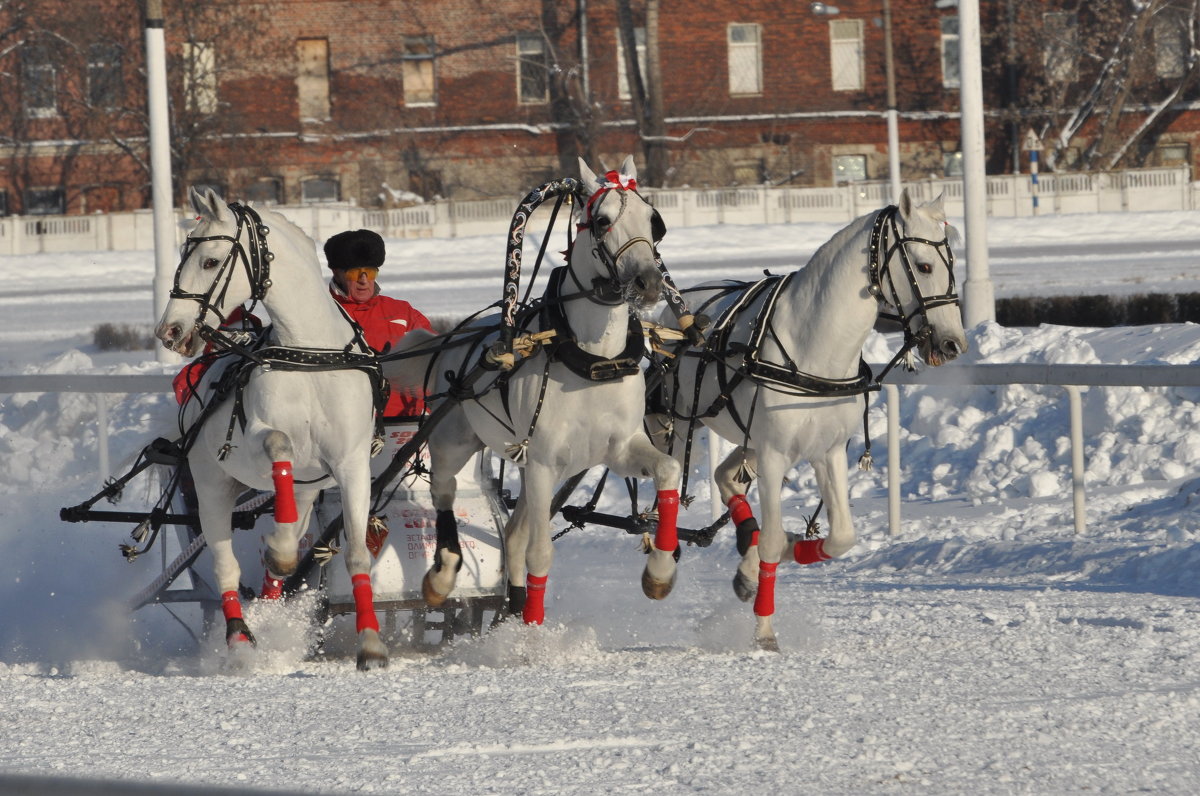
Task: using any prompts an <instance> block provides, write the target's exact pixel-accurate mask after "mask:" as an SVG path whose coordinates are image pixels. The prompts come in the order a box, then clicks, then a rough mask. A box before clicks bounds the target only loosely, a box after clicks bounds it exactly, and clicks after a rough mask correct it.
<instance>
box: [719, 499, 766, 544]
mask: <svg viewBox="0 0 1200 796" xmlns="http://www.w3.org/2000/svg"><path fill="white" fill-rule="evenodd" d="M725 505H727V506H728V507H729V518H730V519H731V520H733V527H735V528H736V527H737V526H739V525H741V524H742V523H743V522H745V521H746V520H753V519H754V511H753V510H752V509H751V508H750V502H749V501H748V500H746V496H745V495H734V496H733V497H731V498H730V499H729V502H728V503H727V504H725ZM756 544H758V531H757V530H756V531H754V533H752V534H751V535H750V546H751V547H754V545H756Z"/></svg>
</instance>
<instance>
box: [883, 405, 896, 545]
mask: <svg viewBox="0 0 1200 796" xmlns="http://www.w3.org/2000/svg"><path fill="white" fill-rule="evenodd" d="M883 391H884V393H885V394H886V395H887V445H888V453H887V482H888V487H887V488H888V535H889V536H897V535H899V533H900V388H899V387H897V386H896V385H895V384H885V385H883Z"/></svg>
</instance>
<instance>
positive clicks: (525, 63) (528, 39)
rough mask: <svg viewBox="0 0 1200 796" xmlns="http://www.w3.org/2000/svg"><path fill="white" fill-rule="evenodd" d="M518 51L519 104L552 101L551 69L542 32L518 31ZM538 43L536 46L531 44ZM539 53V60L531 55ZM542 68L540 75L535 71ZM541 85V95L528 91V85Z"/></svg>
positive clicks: (516, 37)
mask: <svg viewBox="0 0 1200 796" xmlns="http://www.w3.org/2000/svg"><path fill="white" fill-rule="evenodd" d="M514 38H515V47H516V52H517V75H516V77H517V81H516V82H517V104H518V105H545V104H546V103H548V102H549V101H550V69H549V63H548V60H547V57H548V53H547V51H546V40H545V39H543V38H542V35H541V34H540V33H518V34H517V35H516V36H515V37H514ZM534 43H536V48H534V47H532V46H529V45H533V44H534ZM535 54H536V55H537V56H538V60H537V61H535V60H532V59H530V58H529V57H528V56H529V55H535ZM535 69H540V70H541V74H540V75H538V74H536V73H535V72H534V71H530V70H535ZM538 84H540V85H541V89H542V92H541V96H538V97H535V96H534V95H533V92H528V93H527V92H526V87H527V86H530V87H533V86H536V85H538Z"/></svg>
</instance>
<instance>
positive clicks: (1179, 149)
mask: <svg viewBox="0 0 1200 796" xmlns="http://www.w3.org/2000/svg"><path fill="white" fill-rule="evenodd" d="M1154 155H1155V160H1157V161H1158V165H1160V166H1186V165H1189V164H1190V163H1191V160H1192V157H1191V153H1190V151H1189V148H1188V145H1187V144H1163V145H1162V146H1160V147H1158V148H1157V149H1155V150H1154Z"/></svg>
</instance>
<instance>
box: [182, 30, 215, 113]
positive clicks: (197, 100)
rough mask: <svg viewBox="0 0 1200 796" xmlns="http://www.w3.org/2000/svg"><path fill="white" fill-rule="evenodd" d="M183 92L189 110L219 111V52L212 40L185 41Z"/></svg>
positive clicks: (199, 111) (202, 111)
mask: <svg viewBox="0 0 1200 796" xmlns="http://www.w3.org/2000/svg"><path fill="white" fill-rule="evenodd" d="M183 92H184V97H185V101H186V103H187V109H188V110H189V111H191V112H193V113H216V112H217V52H216V49H215V48H214V47H213V44H212V42H210V41H189V42H185V43H184V45H183Z"/></svg>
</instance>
